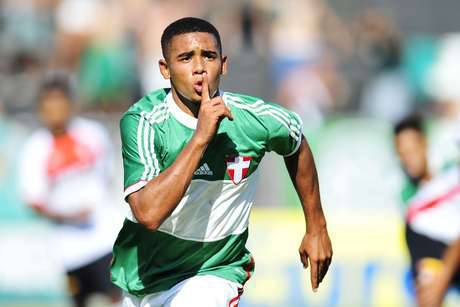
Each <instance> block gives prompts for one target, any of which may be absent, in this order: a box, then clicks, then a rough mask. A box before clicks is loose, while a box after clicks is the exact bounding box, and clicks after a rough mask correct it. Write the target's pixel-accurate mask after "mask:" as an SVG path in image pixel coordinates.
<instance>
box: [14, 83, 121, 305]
mask: <svg viewBox="0 0 460 307" xmlns="http://www.w3.org/2000/svg"><path fill="white" fill-rule="evenodd" d="M72 110H73V93H72V89H71V86H70V84H69V82H68V80H67V78H66V77H65V76H64V75H60V74H56V75H54V74H53V75H50V76H49V77H48V78H46V80H45V81H44V82H43V84H42V85H41V89H40V92H39V97H38V112H39V116H40V119H41V120H42V123H43V124H44V127H43V128H40V129H38V130H36V131H34V132H33V133H32V135H31V136H30V137H29V138H28V139H27V140H26V143H25V145H24V149H23V152H22V154H21V158H20V171H19V177H20V187H21V192H22V196H23V199H24V201H25V202H26V203H27V204H28V205H29V206H30V207H31V208H32V209H34V210H35V212H37V213H38V214H40V215H41V216H43V217H45V218H47V219H49V220H50V221H51V222H52V223H53V226H54V230H53V233H52V234H53V236H52V237H53V240H52V243H53V247H54V249H53V250H52V252H53V253H55V254H56V255H57V258H58V260H59V261H60V262H61V263H62V265H63V266H64V269H65V271H66V275H67V281H68V290H69V294H70V295H71V296H72V299H73V304H74V306H76V307H84V306H86V305H87V300H88V298H89V297H90V296H91V295H92V294H94V293H101V294H104V295H105V296H106V297H108V298H109V300H110V301H111V302H113V303H118V302H119V301H120V299H121V291H120V289H119V288H118V287H115V286H114V285H113V284H112V283H111V282H110V271H109V266H110V261H111V258H112V253H111V248H112V245H113V241H114V239H115V233H114V232H113V226H112V225H111V224H110V223H112V221H111V220H110V219H109V217H110V212H108V211H109V210H110V209H109V208H108V207H107V205H108V204H109V201H110V200H109V199H110V198H109V195H110V194H109V193H110V186H109V180H110V178H109V174H110V172H109V170H110V168H111V167H112V166H111V163H110V162H111V156H112V151H111V148H110V147H111V146H110V140H109V137H108V134H107V132H106V130H105V129H104V128H103V127H102V126H101V125H99V124H98V123H96V122H93V121H91V120H88V119H83V118H80V117H75V116H73V112H72Z"/></svg>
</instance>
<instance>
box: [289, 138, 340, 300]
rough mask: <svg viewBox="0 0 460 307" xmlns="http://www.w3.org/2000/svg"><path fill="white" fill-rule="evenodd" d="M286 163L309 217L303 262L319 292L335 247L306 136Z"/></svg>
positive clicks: (302, 252)
mask: <svg viewBox="0 0 460 307" xmlns="http://www.w3.org/2000/svg"><path fill="white" fill-rule="evenodd" d="M285 163H286V167H287V170H288V172H289V175H290V177H291V180H292V182H293V184H294V187H295V189H296V191H297V195H298V196H299V198H300V201H301V203H302V207H303V212H304V215H305V223H306V232H305V235H304V237H303V240H302V243H301V244H300V248H299V254H300V260H301V261H302V263H303V265H304V267H305V268H307V267H308V261H310V279H311V286H312V289H313V291H316V289H317V288H318V286H319V283H320V282H321V281H322V280H323V278H324V276H325V275H326V273H327V270H328V268H329V265H330V263H331V260H332V245H331V241H330V239H329V235H328V233H327V227H326V218H325V217H324V213H323V209H322V207H321V199H320V194H319V185H318V175H317V172H316V167H315V162H314V160H313V155H312V153H311V151H310V148H309V146H308V144H307V141H306V140H305V137H303V136H302V143H301V144H300V148H299V150H298V151H297V153H295V154H294V155H292V156H290V157H286V158H285Z"/></svg>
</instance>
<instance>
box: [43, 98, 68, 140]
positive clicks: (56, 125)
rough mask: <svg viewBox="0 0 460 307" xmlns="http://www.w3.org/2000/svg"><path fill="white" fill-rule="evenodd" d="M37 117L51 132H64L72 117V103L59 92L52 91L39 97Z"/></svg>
mask: <svg viewBox="0 0 460 307" xmlns="http://www.w3.org/2000/svg"><path fill="white" fill-rule="evenodd" d="M39 115H40V119H41V120H42V122H43V123H44V124H45V126H46V127H47V128H48V129H49V130H51V131H52V132H57V133H58V132H60V131H64V130H65V128H66V126H67V123H68V122H69V120H70V117H71V116H72V103H71V101H70V99H69V98H68V97H67V96H66V95H65V94H64V93H62V92H61V91H59V90H52V91H50V92H48V93H46V94H44V95H43V96H42V97H41V101H40V107H39Z"/></svg>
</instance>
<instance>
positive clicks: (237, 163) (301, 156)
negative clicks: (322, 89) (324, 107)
mask: <svg viewBox="0 0 460 307" xmlns="http://www.w3.org/2000/svg"><path fill="white" fill-rule="evenodd" d="M161 46H162V51H163V56H164V59H162V60H160V61H159V65H160V71H161V74H162V75H163V77H164V78H165V79H169V80H170V83H171V88H170V89H169V88H167V89H159V90H156V91H154V92H152V93H151V94H149V95H147V96H145V97H144V98H143V99H141V100H140V101H138V102H137V103H135V104H134V105H133V106H132V107H131V108H130V109H129V110H128V111H127V112H126V113H125V114H124V116H123V118H122V119H121V122H120V128H121V139H122V155H123V164H124V186H125V192H124V193H125V199H126V200H127V202H128V203H129V206H130V208H131V211H130V213H131V214H130V216H128V217H127V219H126V220H125V222H124V225H123V227H122V229H121V231H120V233H119V235H118V238H117V240H116V242H115V245H114V248H113V252H114V260H113V263H112V280H113V282H114V283H115V284H117V285H118V286H120V287H121V288H122V289H123V290H124V293H125V295H124V296H125V297H124V300H123V302H124V304H125V306H139V307H140V306H145V307H146V306H174V307H175V306H200V307H213V306H216V307H217V306H219V307H221V306H237V305H238V302H239V299H240V296H241V294H242V292H243V285H244V283H245V282H246V281H247V280H248V279H249V277H250V276H251V274H252V272H253V269H254V259H253V257H252V255H251V253H250V252H249V251H248V250H247V249H246V247H245V244H246V240H247V238H248V219H249V212H250V210H251V206H252V204H253V201H254V195H255V188H256V184H255V180H256V178H257V168H258V165H259V163H260V162H261V160H262V158H263V156H264V154H265V153H266V152H268V151H275V152H277V153H278V154H280V155H283V156H284V157H285V162H286V166H287V169H288V171H289V174H290V176H291V178H292V180H293V183H294V186H295V188H296V190H297V192H298V195H299V197H300V200H301V202H302V205H303V210H304V214H305V219H306V223H307V225H306V226H307V228H306V233H305V235H304V238H303V240H302V242H301V244H300V248H299V253H300V259H301V261H302V263H303V265H304V267H307V266H308V265H310V273H311V286H312V288H313V289H314V290H316V289H317V288H318V285H319V283H320V282H321V281H322V280H323V278H324V276H325V274H326V272H327V270H328V267H329V265H330V262H331V257H332V248H331V242H330V239H329V235H328V232H327V228H326V219H325V217H324V214H323V211H322V208H321V202H320V195H319V187H318V179H317V174H316V169H315V164H314V161H313V158H312V154H311V152H310V149H309V147H308V145H307V142H306V140H305V138H304V137H303V135H302V125H301V121H300V119H299V117H298V116H297V115H296V114H295V113H293V112H290V111H288V110H286V109H284V108H282V107H280V106H278V105H276V104H273V103H268V102H264V101H263V100H261V99H259V98H255V97H251V96H246V95H242V94H235V93H229V92H224V91H222V90H220V89H219V81H220V77H221V75H224V74H225V73H226V72H227V65H228V62H227V57H226V56H224V55H223V54H222V45H221V40H220V36H219V33H218V31H217V30H216V28H215V27H214V26H213V25H211V24H210V23H209V22H207V21H205V20H202V19H198V18H192V17H187V18H183V19H179V20H177V21H175V22H173V23H171V24H170V25H169V26H168V27H167V28H166V29H165V30H164V32H163V35H162V38H161ZM275 250H276V249H275Z"/></svg>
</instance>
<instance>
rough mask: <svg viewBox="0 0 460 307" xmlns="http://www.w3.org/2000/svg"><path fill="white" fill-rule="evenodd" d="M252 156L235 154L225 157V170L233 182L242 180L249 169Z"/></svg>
mask: <svg viewBox="0 0 460 307" xmlns="http://www.w3.org/2000/svg"><path fill="white" fill-rule="evenodd" d="M251 159H252V157H243V156H236V157H234V158H230V159H227V160H226V161H227V172H228V175H229V176H230V178H231V179H232V181H233V183H234V184H238V183H240V182H241V180H243V178H244V177H245V176H246V175H247V173H248V171H249V165H250V164H251Z"/></svg>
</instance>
